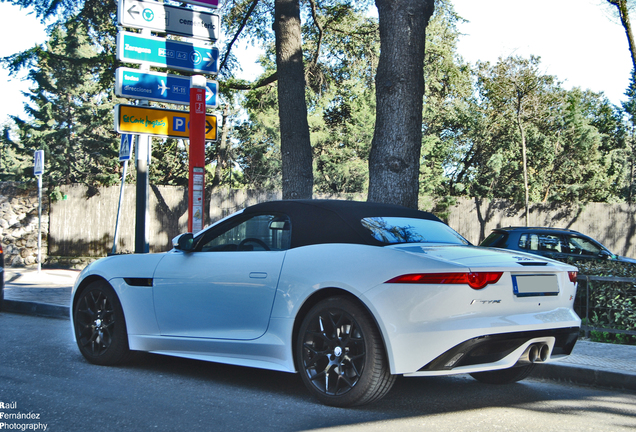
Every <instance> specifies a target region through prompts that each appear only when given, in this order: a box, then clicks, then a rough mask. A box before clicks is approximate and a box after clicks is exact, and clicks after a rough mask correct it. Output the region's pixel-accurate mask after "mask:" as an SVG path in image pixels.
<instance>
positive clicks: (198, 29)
mask: <svg viewBox="0 0 636 432" xmlns="http://www.w3.org/2000/svg"><path fill="white" fill-rule="evenodd" d="M117 17H118V19H119V24H120V25H122V26H124V27H132V28H142V29H143V28H145V29H150V30H154V31H157V32H162V33H171V34H176V35H182V36H188V37H194V38H197V39H204V40H208V41H215V40H217V39H218V38H219V28H220V26H219V16H218V15H215V14H213V13H210V12H201V11H195V10H194V9H190V8H187V7H178V6H169V5H166V4H164V3H158V2H148V1H140V0H119V10H118V13H117Z"/></svg>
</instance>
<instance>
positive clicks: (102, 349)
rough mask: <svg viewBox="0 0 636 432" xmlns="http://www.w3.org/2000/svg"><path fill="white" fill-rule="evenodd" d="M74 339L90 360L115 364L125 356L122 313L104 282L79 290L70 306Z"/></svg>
mask: <svg viewBox="0 0 636 432" xmlns="http://www.w3.org/2000/svg"><path fill="white" fill-rule="evenodd" d="M73 324H74V327H75V339H76V340H77V346H78V347H79V350H80V352H81V353H82V355H83V356H84V357H85V358H86V359H87V360H88V361H89V362H91V363H94V364H99V365H115V364H119V363H122V362H124V361H126V360H128V358H129V354H130V350H129V348H128V335H127V333H126V322H125V320H124V312H123V310H122V308H121V304H120V303H119V299H118V298H117V294H116V293H115V291H114V290H113V288H112V287H111V286H110V285H109V284H108V283H107V282H106V281H95V282H92V283H91V284H90V285H88V286H87V287H86V289H84V291H82V292H81V294H80V296H79V298H78V300H77V303H76V304H75V307H74V309H73Z"/></svg>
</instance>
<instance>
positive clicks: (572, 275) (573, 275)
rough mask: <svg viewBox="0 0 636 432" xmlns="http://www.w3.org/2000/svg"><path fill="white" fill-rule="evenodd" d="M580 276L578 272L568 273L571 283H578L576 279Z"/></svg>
mask: <svg viewBox="0 0 636 432" xmlns="http://www.w3.org/2000/svg"><path fill="white" fill-rule="evenodd" d="M578 274H579V273H578V272H575V271H569V272H568V276H569V277H570V282H572V283H576V278H577V276H578Z"/></svg>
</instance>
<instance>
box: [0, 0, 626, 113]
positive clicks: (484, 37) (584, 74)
mask: <svg viewBox="0 0 636 432" xmlns="http://www.w3.org/2000/svg"><path fill="white" fill-rule="evenodd" d="M606 3H607V2H606V0H479V1H477V0H453V4H454V5H455V11H456V12H457V13H458V14H459V15H460V16H461V17H463V18H464V19H466V20H467V21H468V22H466V23H462V24H460V25H459V30H460V32H461V33H462V34H463V36H462V37H461V38H460V42H459V45H458V51H459V54H460V55H461V56H462V57H463V58H464V59H465V60H467V61H469V62H471V63H475V62H477V61H478V60H481V61H490V62H492V63H494V62H496V61H497V59H498V58H500V57H507V56H510V55H518V56H522V57H526V58H527V57H529V56H530V55H537V56H540V57H541V69H542V72H543V73H546V74H550V75H555V76H556V77H557V78H558V79H559V80H560V81H562V82H563V86H564V87H565V88H568V89H569V88H572V87H580V88H582V89H590V90H593V91H595V92H603V93H604V94H605V95H606V96H607V97H608V98H609V99H610V101H611V102H612V103H614V104H620V102H621V101H623V100H625V96H624V93H625V90H626V89H627V86H628V85H629V78H630V72H631V69H632V65H631V57H630V54H629V46H628V43H627V38H626V36H625V33H624V31H623V27H622V26H621V24H620V21H618V19H616V18H614V17H613V15H612V13H611V9H609V7H608V6H607V5H606ZM28 13H29V11H28V10H24V9H20V8H18V7H17V6H13V5H10V4H7V3H0V41H2V43H0V57H5V56H8V55H11V54H14V53H16V52H19V51H22V50H25V49H27V48H30V47H32V46H33V45H34V44H36V43H42V42H44V41H45V40H46V34H45V32H44V26H43V25H42V24H40V23H39V22H38V20H37V19H35V17H34V16H33V15H29V14H28ZM633 20H634V19H632V21H633ZM254 59H255V57H254V56H251V57H245V59H244V60H243V61H242V63H243V64H242V66H243V69H244V70H245V71H249V70H254V69H256V68H253V67H250V63H253V62H254ZM23 77H24V74H23V75H22V76H20V77H17V78H16V77H13V78H10V77H9V76H8V72H7V71H6V70H5V69H1V70H0V94H1V95H2V99H1V100H2V103H1V104H0V124H1V123H4V122H5V121H6V120H7V119H8V116H9V115H20V116H23V115H24V114H23V113H24V111H23V108H22V107H23V104H24V101H25V98H24V97H23V96H22V94H21V91H26V90H27V89H28V82H25V81H23V80H22V78H23Z"/></svg>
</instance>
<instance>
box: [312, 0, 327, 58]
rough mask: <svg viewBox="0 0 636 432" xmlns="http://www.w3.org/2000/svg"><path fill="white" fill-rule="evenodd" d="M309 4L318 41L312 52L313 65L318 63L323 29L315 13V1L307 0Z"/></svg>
mask: <svg viewBox="0 0 636 432" xmlns="http://www.w3.org/2000/svg"><path fill="white" fill-rule="evenodd" d="M309 4H310V5H311V16H312V17H313V19H314V24H316V28H318V42H317V43H316V52H315V53H314V58H313V60H312V63H313V64H314V65H316V64H318V57H319V56H320V46H321V45H322V37H323V33H324V32H323V29H322V25H320V22H319V21H318V14H317V13H316V2H315V1H314V0H309Z"/></svg>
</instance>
